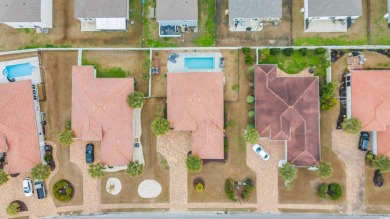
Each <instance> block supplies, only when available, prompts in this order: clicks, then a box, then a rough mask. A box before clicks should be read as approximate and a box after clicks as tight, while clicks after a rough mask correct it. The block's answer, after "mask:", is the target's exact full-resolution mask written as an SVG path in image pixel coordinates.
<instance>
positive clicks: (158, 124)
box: [151, 118, 171, 135]
mask: <svg viewBox="0 0 390 219" xmlns="http://www.w3.org/2000/svg"><path fill="white" fill-rule="evenodd" d="M170 127H171V125H170V124H169V121H168V119H166V118H156V119H155V120H154V121H153V122H152V128H151V129H152V132H153V133H154V134H155V135H165V134H166V133H167V132H169V130H170V129H171V128H170Z"/></svg>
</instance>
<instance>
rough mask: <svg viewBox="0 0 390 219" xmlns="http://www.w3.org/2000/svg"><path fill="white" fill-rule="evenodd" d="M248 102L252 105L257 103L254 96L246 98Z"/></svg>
mask: <svg viewBox="0 0 390 219" xmlns="http://www.w3.org/2000/svg"><path fill="white" fill-rule="evenodd" d="M246 102H247V103H249V104H252V103H254V102H255V98H254V97H253V96H252V95H249V96H247V97H246Z"/></svg>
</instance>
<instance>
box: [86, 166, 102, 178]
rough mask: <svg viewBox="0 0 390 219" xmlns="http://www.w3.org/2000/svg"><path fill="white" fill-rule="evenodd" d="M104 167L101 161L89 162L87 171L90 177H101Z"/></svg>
mask: <svg viewBox="0 0 390 219" xmlns="http://www.w3.org/2000/svg"><path fill="white" fill-rule="evenodd" d="M105 169H106V167H105V166H104V165H103V164H102V163H96V164H95V163H94V164H90V165H89V168H88V173H89V175H91V177H92V178H98V179H101V178H102V177H103V176H104V170H105Z"/></svg>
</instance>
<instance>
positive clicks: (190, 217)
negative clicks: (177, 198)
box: [56, 213, 390, 219]
mask: <svg viewBox="0 0 390 219" xmlns="http://www.w3.org/2000/svg"><path fill="white" fill-rule="evenodd" d="M56 218H65V219H112V218H115V219H125V218H126V219H127V218H129V219H138V218H142V219H155V218H158V219H242V218H245V219H269V218H272V219H314V218H315V219H343V218H345V219H350V218H351V219H352V218H362V219H390V215H386V216H357V215H354V216H346V215H330V214H329V215H328V214H256V213H250V214H248V213H240V214H238V213H237V214H233V213H232V214H211V213H210V214H206V213H204V214H195V213H188V214H183V213H111V214H101V215H84V216H64V217H56Z"/></svg>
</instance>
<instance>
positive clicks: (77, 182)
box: [40, 51, 83, 207]
mask: <svg viewBox="0 0 390 219" xmlns="http://www.w3.org/2000/svg"><path fill="white" fill-rule="evenodd" d="M41 62H42V77H43V78H42V79H43V82H44V84H45V89H46V101H41V102H40V106H41V110H42V111H43V112H46V121H47V125H46V140H47V141H52V142H55V143H56V145H57V153H56V156H57V157H58V161H59V166H60V169H59V170H58V172H57V174H56V175H55V176H54V177H53V178H52V180H51V181H50V185H48V186H49V188H52V187H53V185H54V183H56V182H57V181H58V180H60V179H66V180H68V181H71V182H72V184H73V186H74V189H75V195H74V197H73V199H72V200H71V201H69V202H67V203H62V202H59V201H57V200H55V199H53V200H54V203H55V204H56V206H57V207H61V206H73V205H82V204H83V192H82V191H83V185H82V174H81V171H80V169H79V168H78V167H77V166H76V165H74V164H73V163H71V162H70V157H69V147H64V146H61V145H60V144H59V143H58V135H59V133H60V131H61V130H62V128H63V126H64V124H65V121H66V120H67V119H69V118H70V115H71V110H72V104H71V103H72V89H71V87H72V77H71V75H72V65H77V52H70V51H67V52H64V51H62V52H53V51H43V52H41Z"/></svg>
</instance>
